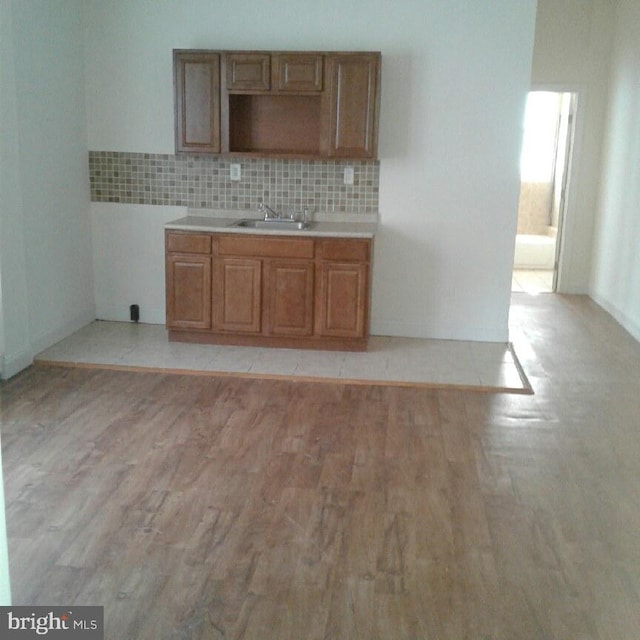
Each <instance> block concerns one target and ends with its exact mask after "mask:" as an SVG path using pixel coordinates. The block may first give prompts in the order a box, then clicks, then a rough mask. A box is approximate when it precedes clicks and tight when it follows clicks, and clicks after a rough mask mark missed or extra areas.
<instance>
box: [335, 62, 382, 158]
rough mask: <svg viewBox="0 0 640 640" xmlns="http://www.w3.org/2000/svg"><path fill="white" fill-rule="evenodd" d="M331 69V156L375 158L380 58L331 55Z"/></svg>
mask: <svg viewBox="0 0 640 640" xmlns="http://www.w3.org/2000/svg"><path fill="white" fill-rule="evenodd" d="M327 68H328V72H327V76H328V78H327V82H328V83H329V90H328V92H327V99H328V111H329V123H328V132H329V136H328V138H329V139H328V145H329V146H328V149H327V152H328V155H329V156H332V157H339V158H375V156H376V152H377V144H378V93H379V92H378V85H379V78H378V76H379V68H380V54H377V53H353V54H337V55H329V56H328V57H327Z"/></svg>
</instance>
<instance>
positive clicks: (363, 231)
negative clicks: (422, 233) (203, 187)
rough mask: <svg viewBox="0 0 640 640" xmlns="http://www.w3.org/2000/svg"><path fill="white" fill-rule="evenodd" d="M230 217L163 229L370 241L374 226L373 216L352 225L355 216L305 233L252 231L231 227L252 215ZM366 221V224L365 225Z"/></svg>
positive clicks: (200, 218) (188, 219)
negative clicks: (362, 239) (363, 239)
mask: <svg viewBox="0 0 640 640" xmlns="http://www.w3.org/2000/svg"><path fill="white" fill-rule="evenodd" d="M239 214H240V215H236V214H235V212H234V214H233V216H228V214H227V217H225V216H224V214H223V215H222V216H217V215H192V214H189V215H187V216H185V217H184V218H179V219H178V220H172V221H171V222H167V223H166V224H165V225H164V228H165V229H170V230H173V231H205V232H210V233H244V234H252V235H271V236H312V237H323V236H328V237H333V238H336V237H339V238H373V236H374V235H375V232H376V229H377V224H376V223H375V222H372V221H371V218H372V216H359V217H362V218H363V222H355V221H353V217H354V216H349V218H350V220H349V221H335V220H323V219H320V220H314V221H313V223H312V225H311V227H309V228H308V229H301V230H297V229H291V230H287V229H254V228H251V227H234V226H232V225H233V224H234V223H235V222H237V221H238V220H239V219H241V218H253V217H257V216H256V215H255V214H252V212H246V213H244V214H241V213H240V212H239ZM365 220H366V221H365Z"/></svg>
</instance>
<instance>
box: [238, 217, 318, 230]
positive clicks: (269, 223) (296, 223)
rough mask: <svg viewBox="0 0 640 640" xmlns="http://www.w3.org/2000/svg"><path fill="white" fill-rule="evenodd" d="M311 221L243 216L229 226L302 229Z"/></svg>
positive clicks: (306, 227) (307, 227)
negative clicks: (261, 218)
mask: <svg viewBox="0 0 640 640" xmlns="http://www.w3.org/2000/svg"><path fill="white" fill-rule="evenodd" d="M312 225H313V222H302V221H301V220H286V219H282V218H278V219H276V220H260V219H255V218H243V219H242V220H236V221H235V222H233V223H232V224H231V225H229V226H231V227H245V228H248V229H274V230H279V231H284V230H287V231H302V230H303V229H309V228H310V227H311V226H312Z"/></svg>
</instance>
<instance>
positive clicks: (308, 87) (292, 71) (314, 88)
mask: <svg viewBox="0 0 640 640" xmlns="http://www.w3.org/2000/svg"><path fill="white" fill-rule="evenodd" d="M323 61H324V57H323V56H322V54H315V53H277V54H274V55H273V56H272V68H273V78H274V85H275V89H277V90H278V91H286V92H295V93H306V92H320V91H322V71H323Z"/></svg>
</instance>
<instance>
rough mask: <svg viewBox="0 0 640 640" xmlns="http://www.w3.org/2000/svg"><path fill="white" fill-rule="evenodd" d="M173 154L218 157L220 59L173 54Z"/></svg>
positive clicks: (205, 53) (203, 53) (194, 53)
mask: <svg viewBox="0 0 640 640" xmlns="http://www.w3.org/2000/svg"><path fill="white" fill-rule="evenodd" d="M173 71H174V92H175V139H176V151H178V152H180V151H183V152H189V153H220V56H219V54H217V53H212V52H209V51H179V50H174V52H173Z"/></svg>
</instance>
